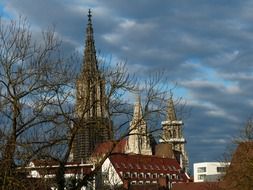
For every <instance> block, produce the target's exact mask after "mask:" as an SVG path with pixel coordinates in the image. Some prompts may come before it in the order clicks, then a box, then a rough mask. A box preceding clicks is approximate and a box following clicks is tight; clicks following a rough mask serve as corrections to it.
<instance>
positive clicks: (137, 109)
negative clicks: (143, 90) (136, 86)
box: [133, 95, 142, 121]
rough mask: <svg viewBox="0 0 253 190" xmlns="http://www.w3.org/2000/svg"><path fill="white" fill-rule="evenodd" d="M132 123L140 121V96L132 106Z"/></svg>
mask: <svg viewBox="0 0 253 190" xmlns="http://www.w3.org/2000/svg"><path fill="white" fill-rule="evenodd" d="M133 120H134V121H141V120H142V110H141V96H140V95H138V96H137V100H136V102H135V104H134V114H133Z"/></svg>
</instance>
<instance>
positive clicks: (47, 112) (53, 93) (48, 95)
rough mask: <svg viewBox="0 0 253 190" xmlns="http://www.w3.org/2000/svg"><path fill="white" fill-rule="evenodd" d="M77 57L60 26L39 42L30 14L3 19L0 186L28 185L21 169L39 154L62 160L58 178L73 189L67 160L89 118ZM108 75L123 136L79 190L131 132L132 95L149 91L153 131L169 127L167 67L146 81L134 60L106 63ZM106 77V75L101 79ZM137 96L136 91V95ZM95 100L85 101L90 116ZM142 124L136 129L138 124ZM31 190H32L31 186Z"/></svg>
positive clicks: (147, 112) (109, 103)
mask: <svg viewBox="0 0 253 190" xmlns="http://www.w3.org/2000/svg"><path fill="white" fill-rule="evenodd" d="M70 63H71V61H69V60H66V59H63V58H62V56H61V51H60V42H59V41H58V40H57V39H56V37H55V33H54V32H53V30H49V31H45V32H43V33H42V37H41V39H39V42H38V41H36V40H34V39H33V37H32V34H31V32H30V29H29V24H28V23H27V21H26V20H25V19H23V18H20V19H19V20H18V21H11V22H10V23H6V22H4V21H3V20H1V21H0V141H1V145H0V160H1V163H0V169H1V170H0V184H1V187H2V189H22V188H25V185H24V184H23V183H22V182H21V180H19V179H20V178H22V177H23V176H22V174H21V173H20V171H23V170H20V168H22V167H23V168H24V167H25V166H27V164H28V163H29V162H30V161H31V160H33V159H36V158H40V159H41V158H44V159H52V160H54V161H57V162H58V163H59V167H58V169H57V171H56V177H55V180H56V181H55V183H56V186H57V188H58V189H59V190H62V189H64V188H65V187H66V181H65V176H64V175H65V171H66V168H65V165H66V163H67V162H68V159H69V157H70V153H71V151H72V147H73V143H74V139H75V136H76V135H77V132H78V130H79V129H80V127H82V126H83V123H82V122H83V121H84V118H82V117H81V118H79V119H78V120H77V119H76V115H77V113H76V109H75V106H74V102H75V80H76V78H77V75H76V73H75V72H74V68H72V65H74V64H70ZM100 69H101V80H103V82H105V84H104V85H105V87H106V100H105V101H106V104H105V105H106V109H107V111H108V117H109V119H110V120H115V118H117V117H119V118H120V119H119V120H118V121H119V122H116V123H115V125H114V133H115V134H117V135H116V136H115V138H114V141H113V144H112V146H111V147H110V149H109V150H107V152H106V153H105V154H104V155H102V156H101V158H100V159H98V160H97V162H95V163H94V164H95V169H94V170H93V171H92V172H91V173H90V174H89V175H85V176H83V177H82V178H81V179H78V180H76V181H75V183H74V185H73V187H72V189H81V187H83V186H84V185H85V184H87V182H88V181H89V180H90V179H92V178H93V177H94V176H95V175H96V174H97V173H98V172H99V171H100V168H101V166H102V164H103V163H104V161H105V160H106V159H107V158H108V157H109V156H110V155H111V154H113V151H114V148H115V147H116V146H117V144H118V143H119V142H120V141H121V140H122V139H124V138H126V137H127V136H129V135H130V132H131V131H129V129H128V126H129V122H130V121H131V118H132V106H131V104H130V103H129V98H126V96H125V95H131V94H136V93H141V95H142V99H143V101H142V103H143V115H142V118H140V121H139V122H141V121H142V119H145V120H147V121H148V122H149V125H152V126H151V127H150V130H149V133H150V134H152V133H155V132H156V131H159V130H161V128H160V126H158V127H157V121H159V118H163V117H164V115H165V112H166V111H167V100H168V97H169V96H170V95H171V88H170V87H169V86H168V85H167V84H168V81H169V80H168V79H167V78H166V77H165V75H164V73H162V72H156V73H155V74H153V75H151V76H150V77H149V78H148V79H147V80H146V81H143V80H140V79H137V77H135V76H133V75H130V74H129V73H128V71H127V68H126V65H125V64H124V63H123V64H121V63H119V64H118V65H116V66H113V67H112V66H110V65H109V66H108V65H106V66H103V64H102V63H101V67H100ZM97 82H101V81H97ZM131 96H132V95H131ZM92 106H93V105H85V106H84V109H83V110H82V111H83V116H84V115H85V113H86V112H89V110H90V109H91V107H92ZM139 122H137V123H136V127H137V125H138V123H139ZM28 189H29V188H28Z"/></svg>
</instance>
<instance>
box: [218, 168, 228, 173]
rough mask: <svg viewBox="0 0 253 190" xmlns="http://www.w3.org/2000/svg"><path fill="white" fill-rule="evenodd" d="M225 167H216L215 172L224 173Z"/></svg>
mask: <svg viewBox="0 0 253 190" xmlns="http://www.w3.org/2000/svg"><path fill="white" fill-rule="evenodd" d="M225 171H226V168H225V167H217V172H218V173H225Z"/></svg>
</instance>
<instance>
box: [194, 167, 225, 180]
mask: <svg viewBox="0 0 253 190" xmlns="http://www.w3.org/2000/svg"><path fill="white" fill-rule="evenodd" d="M228 165H229V163H227V162H200V163H195V164H193V172H194V182H206V181H207V182H212V181H219V180H220V178H221V177H222V176H223V175H224V174H225V172H226V169H227V167H228Z"/></svg>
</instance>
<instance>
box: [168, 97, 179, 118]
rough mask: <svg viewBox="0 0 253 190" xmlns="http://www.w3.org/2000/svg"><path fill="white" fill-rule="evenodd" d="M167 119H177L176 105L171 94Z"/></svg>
mask: <svg viewBox="0 0 253 190" xmlns="http://www.w3.org/2000/svg"><path fill="white" fill-rule="evenodd" d="M167 120H168V121H176V120H177V116H176V111H175V106H174V102H173V99H172V96H170V98H169V101H168V112H167Z"/></svg>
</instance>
